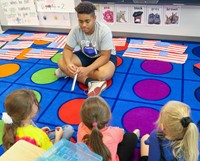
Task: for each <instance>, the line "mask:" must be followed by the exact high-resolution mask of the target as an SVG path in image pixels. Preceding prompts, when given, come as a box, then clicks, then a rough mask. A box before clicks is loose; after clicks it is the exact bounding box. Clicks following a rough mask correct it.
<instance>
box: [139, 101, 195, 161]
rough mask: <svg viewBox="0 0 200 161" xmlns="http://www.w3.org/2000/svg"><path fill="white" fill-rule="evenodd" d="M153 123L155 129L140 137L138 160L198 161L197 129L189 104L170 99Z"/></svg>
mask: <svg viewBox="0 0 200 161" xmlns="http://www.w3.org/2000/svg"><path fill="white" fill-rule="evenodd" d="M156 124H157V127H158V130H154V131H153V132H152V133H151V134H150V136H149V135H148V134H146V135H144V136H143V137H142V139H141V160H140V161H147V160H148V161H198V155H199V149H198V142H199V132H198V129H197V126H196V125H195V124H194V123H193V122H192V120H191V118H190V107H189V106H188V105H186V104H184V103H182V102H179V101H169V102H168V103H167V104H165V105H164V106H163V107H162V109H161V111H160V116H159V118H158V120H157V122H156ZM146 144H147V145H146Z"/></svg>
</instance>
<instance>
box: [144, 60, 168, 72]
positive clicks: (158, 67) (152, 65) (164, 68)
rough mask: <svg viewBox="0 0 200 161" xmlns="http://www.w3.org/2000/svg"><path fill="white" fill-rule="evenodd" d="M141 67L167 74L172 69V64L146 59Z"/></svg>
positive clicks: (147, 70)
mask: <svg viewBox="0 0 200 161" xmlns="http://www.w3.org/2000/svg"><path fill="white" fill-rule="evenodd" d="M141 68H142V69H143V70H144V71H146V72H148V73H151V74H166V73H169V72H170V71H171V70H172V64H171V63H169V62H162V61H156V60H146V61H144V62H143V63H142V65H141Z"/></svg>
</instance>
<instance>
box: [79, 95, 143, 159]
mask: <svg viewBox="0 0 200 161" xmlns="http://www.w3.org/2000/svg"><path fill="white" fill-rule="evenodd" d="M80 115H81V120H82V122H81V123H80V124H79V127H78V133H77V141H78V142H84V143H86V144H87V145H88V146H89V148H90V149H91V150H92V151H93V152H95V153H97V154H99V155H101V156H102V157H103V160H104V161H119V160H120V161H128V160H130V158H131V157H132V154H133V153H134V149H135V147H136V145H137V141H138V138H139V133H140V131H139V130H138V129H136V130H135V131H134V132H135V133H125V134H124V129H122V128H119V127H114V126H107V125H108V123H109V121H110V119H111V112H110V107H109V105H108V104H107V103H106V102H105V100H104V99H103V98H101V97H99V96H92V97H89V98H87V99H86V100H85V101H84V102H83V104H82V107H81V113H80Z"/></svg>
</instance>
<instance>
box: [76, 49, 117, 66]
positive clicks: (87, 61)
mask: <svg viewBox="0 0 200 161" xmlns="http://www.w3.org/2000/svg"><path fill="white" fill-rule="evenodd" d="M74 54H76V56H77V57H78V58H79V59H80V61H81V63H82V66H83V67H87V66H88V65H90V64H92V63H93V62H94V61H95V60H96V59H97V58H98V57H97V58H89V57H87V56H86V55H85V54H84V53H83V52H82V51H81V50H79V51H76V52H74ZM110 61H111V62H112V63H113V64H114V65H115V67H116V65H117V57H116V55H110Z"/></svg>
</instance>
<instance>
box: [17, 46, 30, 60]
mask: <svg viewBox="0 0 200 161" xmlns="http://www.w3.org/2000/svg"><path fill="white" fill-rule="evenodd" d="M30 50H32V48H27V49H24V50H23V51H22V53H21V54H19V55H18V56H17V57H16V59H18V60H26V59H28V58H27V57H26V56H25V55H26V54H27V53H28V52H29V51H30Z"/></svg>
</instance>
